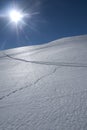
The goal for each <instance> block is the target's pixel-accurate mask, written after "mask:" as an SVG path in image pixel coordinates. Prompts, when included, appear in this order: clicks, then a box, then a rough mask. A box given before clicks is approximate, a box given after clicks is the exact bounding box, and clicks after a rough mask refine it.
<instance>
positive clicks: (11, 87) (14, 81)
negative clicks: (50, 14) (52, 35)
mask: <svg viewBox="0 0 87 130" xmlns="http://www.w3.org/2000/svg"><path fill="white" fill-rule="evenodd" d="M0 130H87V35H82V36H75V37H69V38H62V39H59V40H56V41H53V42H50V43H48V44H44V45H36V46H29V47H21V48H16V49H9V50H5V51H1V52H0Z"/></svg>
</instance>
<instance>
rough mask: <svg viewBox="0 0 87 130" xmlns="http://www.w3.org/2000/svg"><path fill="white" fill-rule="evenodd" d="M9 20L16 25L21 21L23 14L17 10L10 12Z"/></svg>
mask: <svg viewBox="0 0 87 130" xmlns="http://www.w3.org/2000/svg"><path fill="white" fill-rule="evenodd" d="M9 17H10V20H11V21H12V22H14V23H18V22H20V21H21V20H22V18H23V14H21V13H20V12H19V11H17V10H11V11H10V13H9Z"/></svg>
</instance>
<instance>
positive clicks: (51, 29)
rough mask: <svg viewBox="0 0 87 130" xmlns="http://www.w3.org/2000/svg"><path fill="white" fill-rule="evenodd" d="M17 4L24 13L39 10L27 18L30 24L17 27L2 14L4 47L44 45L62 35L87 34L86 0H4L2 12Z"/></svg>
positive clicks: (0, 29)
mask: <svg viewBox="0 0 87 130" xmlns="http://www.w3.org/2000/svg"><path fill="white" fill-rule="evenodd" d="M14 3H15V4H16V6H17V8H19V9H23V11H24V12H26V13H30V12H32V13H33V12H34V13H35V12H36V15H33V16H32V18H31V19H26V20H25V21H26V23H27V24H28V26H24V27H23V28H22V30H21V29H19V36H17V33H16V28H15V26H14V25H13V24H9V25H8V26H6V24H7V23H8V22H9V20H8V18H1V17H0V49H7V48H14V47H19V46H28V45H35V44H43V43H46V42H49V41H52V40H56V39H58V38H62V37H68V36H73V35H82V34H87V1H86V0H0V13H1V14H2V13H3V12H6V11H7V10H8V9H9V10H10V8H12V7H13V4H14Z"/></svg>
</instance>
